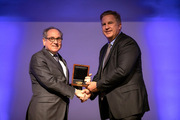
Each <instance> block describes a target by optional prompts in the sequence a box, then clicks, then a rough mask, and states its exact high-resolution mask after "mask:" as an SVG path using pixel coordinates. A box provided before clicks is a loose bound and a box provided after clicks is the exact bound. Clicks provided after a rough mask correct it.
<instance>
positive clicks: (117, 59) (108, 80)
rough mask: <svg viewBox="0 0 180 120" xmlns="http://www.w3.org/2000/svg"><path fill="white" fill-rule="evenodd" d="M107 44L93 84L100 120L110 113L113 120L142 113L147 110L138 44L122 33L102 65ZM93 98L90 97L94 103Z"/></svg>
mask: <svg viewBox="0 0 180 120" xmlns="http://www.w3.org/2000/svg"><path fill="white" fill-rule="evenodd" d="M107 46H108V44H105V45H104V46H103V47H102V49H101V51H100V56H99V68H98V72H97V74H96V75H95V76H94V78H93V80H94V81H96V82H97V88H98V90H99V91H100V92H99V93H98V94H99V95H102V93H103V94H105V97H104V99H103V100H101V99H100V97H101V96H100V97H99V107H100V114H101V118H106V117H108V116H107V115H109V112H108V110H109V109H110V111H111V113H112V115H113V116H114V117H115V118H116V119H120V118H124V117H128V116H131V115H135V114H139V113H144V112H145V111H148V110H149V104H148V97H147V92H146V88H145V84H144V81H143V75H142V68H141V51H140V49H139V47H138V45H137V43H136V42H135V41H134V40H133V39H132V38H131V37H129V36H127V35H125V34H124V33H122V32H121V34H120V35H119V36H118V37H117V39H116V40H115V42H114V44H113V46H112V48H111V51H110V53H109V57H108V58H107V62H106V63H105V65H104V68H102V63H103V62H102V61H103V58H104V55H105V53H106V49H107ZM95 97H96V96H95V95H94V96H92V97H91V99H94V98H95Z"/></svg>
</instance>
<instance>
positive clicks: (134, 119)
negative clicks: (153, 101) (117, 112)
mask: <svg viewBox="0 0 180 120" xmlns="http://www.w3.org/2000/svg"><path fill="white" fill-rule="evenodd" d="M110 114H111V113H110ZM143 115H144V113H143V114H137V115H133V116H129V117H126V118H122V119H115V118H114V117H113V116H112V114H111V115H110V120H141V118H142V116H143Z"/></svg>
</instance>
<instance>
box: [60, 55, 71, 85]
mask: <svg viewBox="0 0 180 120" xmlns="http://www.w3.org/2000/svg"><path fill="white" fill-rule="evenodd" d="M58 55H59V58H60V60H61V61H62V62H63V63H64V65H65V66H66V71H67V72H66V75H67V77H66V79H67V82H69V70H68V67H67V63H66V61H65V60H64V59H63V58H62V56H61V55H60V54H59V53H58ZM64 76H65V75H64Z"/></svg>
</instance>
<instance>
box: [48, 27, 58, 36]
mask: <svg viewBox="0 0 180 120" xmlns="http://www.w3.org/2000/svg"><path fill="white" fill-rule="evenodd" d="M47 35H48V36H60V33H59V31H58V30H56V29H50V30H48V32H47Z"/></svg>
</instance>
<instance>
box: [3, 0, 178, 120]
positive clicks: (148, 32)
mask: <svg viewBox="0 0 180 120" xmlns="http://www.w3.org/2000/svg"><path fill="white" fill-rule="evenodd" d="M105 1H106V2H103V3H102V4H101V2H102V1H101V2H100V1H99V2H95V1H94V7H93V5H92V4H90V2H88V4H87V3H84V2H83V1H82V2H80V1H78V2H79V3H80V4H78V3H76V4H73V3H72V2H69V1H68V0H67V1H66V2H62V3H61V2H57V1H56V2H57V3H58V4H57V3H56V5H55V4H54V3H51V2H50V1H49V2H47V3H46V4H44V6H41V4H40V3H41V2H37V3H36V2H35V3H36V4H35V3H34V4H30V2H28V3H25V2H23V0H17V3H16V2H12V1H10V0H9V1H8V0H2V1H0V28H1V29H0V51H1V54H0V83H1V85H0V120H24V119H25V116H26V110H27V107H28V104H29V101H30V99H31V95H32V90H31V80H30V77H29V74H28V72H29V62H30V59H31V56H32V55H33V54H34V53H35V52H37V51H39V50H41V49H42V47H43V44H42V31H43V29H45V28H46V27H49V26H55V27H57V28H59V29H60V30H62V32H63V33H64V40H63V47H62V49H61V50H60V52H59V53H60V54H61V55H62V56H63V57H64V58H65V59H66V61H67V63H68V67H69V71H70V75H71V74H72V67H73V64H84V65H90V72H91V73H92V74H93V75H95V74H96V71H97V68H98V56H99V50H100V48H101V47H102V46H103V45H104V44H105V43H106V42H107V40H106V38H105V37H104V36H103V34H102V31H101V25H100V21H99V18H96V19H93V17H92V16H93V15H95V17H99V14H100V13H101V12H103V11H104V10H107V9H113V8H114V9H113V10H117V11H118V12H120V13H122V20H123V21H122V31H123V32H124V33H126V34H128V35H130V36H131V37H133V38H134V39H135V40H136V41H137V43H138V44H139V46H140V48H141V52H142V63H143V66H142V67H143V74H144V80H145V84H146V87H147V92H148V95H149V96H148V97H149V103H150V109H151V110H150V111H149V112H147V113H146V114H145V115H144V117H143V120H180V114H179V110H178V109H179V108H180V102H179V101H180V94H179V91H180V87H179V85H180V75H179V74H180V67H179V66H180V54H179V51H180V40H179V38H180V16H179V15H180V10H179V5H180V2H179V1H178V0H158V1H157V0H146V1H143V0H137V1H138V3H136V2H133V0H132V1H131V0H128V1H129V2H128V4H127V2H123V3H124V4H120V2H118V1H117V0H115V1H116V4H115V3H114V4H113V5H114V6H111V7H109V6H110V5H111V4H109V2H108V0H105ZM63 3H66V4H67V3H68V5H65V4H63ZM70 3H71V4H70ZM117 3H118V4H117ZM121 3H122V1H121ZM131 3H133V4H131ZM119 4H120V6H121V7H119ZM16 5H19V7H16ZM47 5H50V6H51V5H52V6H53V8H51V9H50V11H48V12H46V11H45V10H46V9H45V8H47ZM58 5H60V6H61V7H57V6H58ZM71 5H72V6H71ZM73 5H74V6H73ZM134 5H136V9H135V8H133V6H134ZM26 6H27V7H26ZM31 6H35V7H32V8H35V10H34V11H33V9H27V8H31ZM85 6H87V7H88V6H90V8H87V9H89V11H88V10H87V9H85ZM98 6H104V8H101V10H99V9H98V10H97V13H96V11H95V10H96V8H97V7H98ZM137 6H140V7H137ZM66 7H69V8H71V9H66ZM41 8H42V9H41ZM56 8H60V10H59V9H58V10H59V14H58V11H57V10H56ZM143 8H147V9H146V11H142V10H143ZM73 9H74V10H75V11H73ZM23 10H24V11H23ZM83 10H84V12H83ZM90 10H92V11H93V13H94V14H93V13H91V11H90ZM13 11H15V12H13ZM54 11H55V12H54ZM78 11H81V12H80V15H79V14H77V13H79V12H78ZM87 11H88V12H87ZM27 13H28V14H27ZM40 13H42V14H40ZM88 13H91V14H88ZM57 14H58V15H57ZM61 15H62V16H63V17H65V18H64V19H62V21H61V20H59V19H58V17H61ZM68 15H69V16H68ZM83 15H84V16H85V17H84V16H83ZM88 15H90V16H88ZM131 15H132V16H133V18H131V17H132V16H131ZM143 15H146V16H145V17H142V16H143ZM46 17H47V19H46ZM71 17H72V19H71ZM51 18H53V19H55V20H53V19H51ZM78 18H81V20H80V19H78ZM124 18H125V19H124ZM129 18H131V19H129ZM44 19H46V20H44ZM139 19H140V20H139ZM52 21H53V22H52ZM71 77H72V76H70V82H71ZM69 120H100V115H99V109H98V100H97V99H95V100H94V101H90V100H88V101H87V102H85V103H81V102H80V101H79V99H78V98H76V97H75V98H74V99H73V100H71V103H70V109H69Z"/></svg>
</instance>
